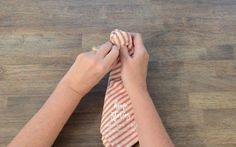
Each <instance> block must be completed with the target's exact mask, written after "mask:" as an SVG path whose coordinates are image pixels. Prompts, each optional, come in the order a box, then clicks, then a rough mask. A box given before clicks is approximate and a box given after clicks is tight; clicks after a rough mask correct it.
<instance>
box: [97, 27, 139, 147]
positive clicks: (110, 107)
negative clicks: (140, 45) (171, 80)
mask: <svg viewBox="0 0 236 147" xmlns="http://www.w3.org/2000/svg"><path fill="white" fill-rule="evenodd" d="M110 41H111V42H112V43H113V44H115V45H119V46H122V45H123V46H127V48H128V49H129V54H130V55H132V53H133V49H132V46H133V41H132V37H131V35H130V33H128V32H124V31H121V30H117V29H115V30H114V31H112V32H111V35H110ZM100 132H101V134H102V142H103V144H104V145H105V147H130V146H132V145H134V144H135V143H136V142H138V134H137V132H136V123H135V120H134V111H133V108H132V103H131V101H130V98H129V96H128V93H127V91H126V90H125V88H124V85H123V82H122V80H121V63H120V61H119V59H117V62H116V64H114V65H113V67H112V70H111V72H110V76H109V80H108V87H107V90H106V95H105V100H104V106H103V112H102V121H101V127H100Z"/></svg>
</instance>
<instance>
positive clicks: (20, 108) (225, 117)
mask: <svg viewBox="0 0 236 147" xmlns="http://www.w3.org/2000/svg"><path fill="white" fill-rule="evenodd" d="M114 28H119V29H122V30H125V31H131V32H132V31H135V32H140V33H142V35H143V38H144V42H145V46H146V47H147V49H148V52H149V54H150V63H149V71H148V86H149V91H150V94H151V96H152V98H153V100H154V103H155V105H156V107H157V109H158V112H159V113H160V115H161V118H162V120H163V122H164V125H165V126H166V128H167V131H168V133H169V134H170V136H171V138H172V139H173V141H174V144H175V145H176V146H177V147H190V146H191V147H223V146H224V147H235V146H236V117H235V113H236V93H235V92H236V1H235V0H222V1H221V0H204V1H203V0H129V1H128V0H119V1H118V0H89V1H86V0H41V1H32V0H20V1H18V0H2V1H0V146H6V145H7V144H8V143H9V142H10V140H11V139H12V138H13V137H14V136H15V135H16V133H17V132H18V131H19V130H20V129H21V128H22V127H23V125H24V124H25V123H26V122H27V121H28V120H29V119H30V118H31V117H32V116H33V114H34V113H35V112H37V110H38V109H39V108H40V107H41V106H42V104H43V103H44V102H45V100H46V99H47V98H48V96H49V95H50V94H51V92H52V91H53V89H54V88H55V86H56V84H57V83H58V81H59V80H60V79H61V78H62V77H63V75H64V74H65V72H66V71H67V70H68V69H69V67H70V66H71V64H72V63H73V61H74V59H75V57H76V56H77V55H78V54H79V53H81V52H83V51H86V50H89V49H90V48H91V47H93V46H96V45H99V44H101V43H103V42H105V41H106V40H108V38H109V33H110V32H111V31H112V30H113V29H114ZM106 82H107V77H105V78H104V79H103V80H102V81H101V82H100V83H99V84H98V85H97V86H96V87H95V88H94V89H93V90H92V91H91V92H90V93H89V94H88V95H86V97H85V98H84V99H83V100H82V102H81V103H80V105H79V106H78V108H77V109H76V110H75V112H74V113H73V115H72V116H71V118H70V120H69V121H68V123H67V124H66V126H65V127H64V129H63V130H62V132H61V134H60V135H59V137H58V139H57V140H56V142H55V144H54V146H58V147H60V146H63V147H65V146H68V147H69V146H81V147H90V146H91V147H94V146H102V143H101V135H100V133H99V126H100V120H101V113H102V106H103V98H104V92H105V88H106Z"/></svg>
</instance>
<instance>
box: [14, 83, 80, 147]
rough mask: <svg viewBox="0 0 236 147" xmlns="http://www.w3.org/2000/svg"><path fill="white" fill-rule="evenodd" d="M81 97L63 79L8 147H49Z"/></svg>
mask: <svg viewBox="0 0 236 147" xmlns="http://www.w3.org/2000/svg"><path fill="white" fill-rule="evenodd" d="M81 97H82V96H81V95H79V94H78V93H76V92H75V91H73V90H72V89H71V88H70V87H68V86H67V83H66V82H65V78H64V79H63V80H62V81H61V82H60V83H59V84H58V86H57V87H56V89H55V90H54V92H53V93H52V95H51V96H50V97H49V98H48V100H47V101H46V102H45V104H44V105H43V106H42V108H41V109H40V110H39V111H38V112H37V113H36V114H35V115H34V116H33V118H32V119H31V120H30V121H29V122H28V123H27V124H26V125H25V126H24V128H23V129H22V130H21V131H20V132H19V134H18V135H17V136H16V137H15V138H14V139H13V140H12V142H11V143H10V144H9V146H25V147H26V146H29V147H30V146H34V147H42V146H44V147H47V146H51V145H52V144H53V142H54V141H55V139H56V137H57V136H58V134H59V132H60V131H61V129H62V128H63V126H64V124H65V123H66V121H67V120H68V118H69V117H70V115H71V114H72V112H73V110H74V109H75V107H76V106H77V104H78V103H79V101H80V99H81Z"/></svg>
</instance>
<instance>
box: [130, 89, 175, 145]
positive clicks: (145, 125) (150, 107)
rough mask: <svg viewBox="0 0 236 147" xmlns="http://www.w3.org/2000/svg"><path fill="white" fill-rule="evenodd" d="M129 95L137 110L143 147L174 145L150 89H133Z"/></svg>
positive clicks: (137, 120) (138, 128)
mask: <svg viewBox="0 0 236 147" xmlns="http://www.w3.org/2000/svg"><path fill="white" fill-rule="evenodd" d="M129 95H130V98H131V101H132V104H133V108H134V112H135V120H136V123H137V131H138V133H139V139H140V145H141V146H143V147H145V146H148V147H156V146H159V147H172V146H173V144H172V142H171V140H170V138H169V136H168V134H167V132H166V130H165V128H164V126H163V124H162V122H161V119H160V116H159V114H158V113H157V111H156V109H155V106H154V104H153V102H152V100H151V97H150V96H149V94H148V91H146V90H137V91H135V90H134V89H133V91H132V92H130V93H129Z"/></svg>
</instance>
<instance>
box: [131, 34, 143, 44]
mask: <svg viewBox="0 0 236 147" xmlns="http://www.w3.org/2000/svg"><path fill="white" fill-rule="evenodd" d="M130 34H131V36H132V39H133V43H134V46H135V47H136V46H144V45H143V39H142V35H141V34H140V33H130Z"/></svg>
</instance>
